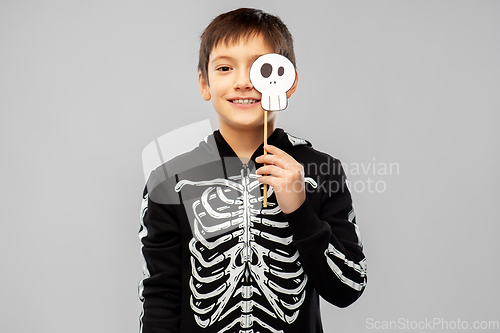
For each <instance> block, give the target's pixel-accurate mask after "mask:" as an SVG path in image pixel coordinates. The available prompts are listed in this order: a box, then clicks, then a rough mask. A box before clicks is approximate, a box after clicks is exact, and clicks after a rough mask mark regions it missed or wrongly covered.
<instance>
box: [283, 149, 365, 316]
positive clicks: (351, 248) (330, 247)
mask: <svg viewBox="0 0 500 333" xmlns="http://www.w3.org/2000/svg"><path fill="white" fill-rule="evenodd" d="M330 163H331V166H332V168H333V169H331V170H335V171H337V172H333V173H330V175H329V177H328V180H327V183H326V184H321V187H318V189H317V190H319V189H320V188H323V191H324V192H323V193H322V195H321V208H320V213H319V214H318V213H317V210H315V209H314V207H313V204H312V202H311V201H310V199H309V196H307V197H306V200H305V201H304V203H303V204H302V205H301V206H300V207H299V208H297V209H296V210H295V211H293V212H292V213H290V214H284V215H285V218H286V219H287V221H288V223H289V225H290V228H291V230H292V234H293V240H294V243H295V246H296V247H297V249H298V251H299V254H300V257H301V263H302V265H303V267H304V270H305V272H306V273H307V275H308V276H309V278H310V280H311V282H312V283H313V285H314V287H315V288H316V290H317V291H318V293H319V294H320V295H321V297H323V298H324V299H325V300H326V301H328V302H329V303H331V304H334V305H336V306H339V307H346V306H349V305H350V304H352V303H353V302H354V301H356V300H357V299H358V298H359V296H361V294H362V293H363V291H364V289H365V286H366V281H367V277H366V260H365V256H364V254H363V246H362V243H361V239H360V234H359V230H358V227H357V225H356V217H355V213H354V208H353V204H352V199H351V194H350V192H349V188H348V185H347V181H346V176H345V173H344V170H343V169H342V165H341V163H340V161H339V160H337V159H333V158H332V161H331V162H330Z"/></svg>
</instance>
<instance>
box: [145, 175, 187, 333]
mask: <svg viewBox="0 0 500 333" xmlns="http://www.w3.org/2000/svg"><path fill="white" fill-rule="evenodd" d="M148 184H149V182H148ZM161 188H162V186H156V187H155V188H154V190H153V191H154V192H155V193H154V194H152V195H151V193H148V186H146V188H145V189H144V193H143V202H142V209H141V227H140V230H139V238H140V240H141V252H142V255H143V259H144V261H143V274H144V278H143V280H142V281H141V282H140V283H139V298H140V300H141V302H142V313H141V316H140V323H139V324H140V333H174V332H175V333H179V332H180V316H181V297H182V295H181V237H180V229H179V223H178V221H177V218H176V211H175V206H176V205H172V204H164V203H163V204H162V203H158V202H161V201H159V200H152V197H153V198H154V197H155V194H156V192H157V191H159V190H161ZM150 189H151V187H150ZM177 206H178V205H177Z"/></svg>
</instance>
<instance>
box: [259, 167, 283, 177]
mask: <svg viewBox="0 0 500 333" xmlns="http://www.w3.org/2000/svg"><path fill="white" fill-rule="evenodd" d="M284 172H285V170H284V169H282V168H280V167H278V166H275V165H271V164H269V165H265V166H263V167H260V168H258V169H257V171H256V173H257V174H258V175H270V176H273V177H281V176H283V174H284Z"/></svg>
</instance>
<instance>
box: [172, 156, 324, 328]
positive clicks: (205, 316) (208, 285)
mask: <svg viewBox="0 0 500 333" xmlns="http://www.w3.org/2000/svg"><path fill="white" fill-rule="evenodd" d="M306 181H307V182H308V183H309V184H311V185H313V186H315V185H316V183H315V182H314V181H313V180H312V179H311V178H307V179H306ZM261 185H262V184H261V183H259V181H258V179H257V175H256V174H254V173H250V172H249V168H248V165H246V164H244V165H243V167H242V169H241V170H240V174H239V175H236V176H231V177H228V179H225V178H216V179H212V180H207V181H190V180H181V181H179V182H178V183H177V184H176V186H175V191H177V192H179V191H181V189H182V188H184V187H186V186H188V187H198V188H199V190H200V191H199V193H200V194H201V195H200V196H199V197H198V198H196V197H195V198H193V199H192V200H190V201H189V202H185V204H186V211H187V214H188V217H189V219H190V223H191V228H192V232H193V238H192V239H191V241H190V243H189V250H190V254H191V257H190V261H191V277H190V280H189V287H190V291H191V295H190V306H191V308H192V310H193V312H194V318H195V321H196V323H197V324H198V325H199V326H200V327H202V328H208V327H211V326H212V325H216V326H217V327H218V329H219V330H218V332H219V333H222V332H239V333H257V332H261V333H264V332H273V333H278V332H281V333H284V331H283V330H282V329H277V328H275V327H273V325H272V324H271V323H276V320H278V321H280V322H284V323H287V324H290V323H293V322H294V321H295V320H296V318H297V316H298V315H299V311H300V306H301V305H302V303H303V302H304V300H305V297H306V290H305V286H306V284H307V281H308V277H307V275H306V274H305V272H304V270H303V268H302V266H301V263H300V260H299V259H300V258H299V254H298V251H297V249H296V248H295V245H294V244H293V243H292V234H291V231H290V229H289V228H288V222H286V220H285V219H284V217H283V216H282V215H281V214H280V213H281V210H280V208H279V206H278V205H277V204H276V203H275V201H274V200H269V202H268V207H267V208H262V200H263V197H262V195H261ZM272 196H273V190H272V187H270V188H269V191H268V198H271V197H272Z"/></svg>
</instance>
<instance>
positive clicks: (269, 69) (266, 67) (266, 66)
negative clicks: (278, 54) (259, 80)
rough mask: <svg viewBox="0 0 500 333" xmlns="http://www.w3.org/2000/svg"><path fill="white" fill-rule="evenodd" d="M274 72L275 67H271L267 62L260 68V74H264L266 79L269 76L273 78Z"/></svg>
mask: <svg viewBox="0 0 500 333" xmlns="http://www.w3.org/2000/svg"><path fill="white" fill-rule="evenodd" d="M272 72H273V66H271V64H268V63H267V62H266V63H265V64H264V65H262V67H261V68H260V74H262V76H263V77H265V78H266V79H267V78H268V77H269V76H271V73H272Z"/></svg>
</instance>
